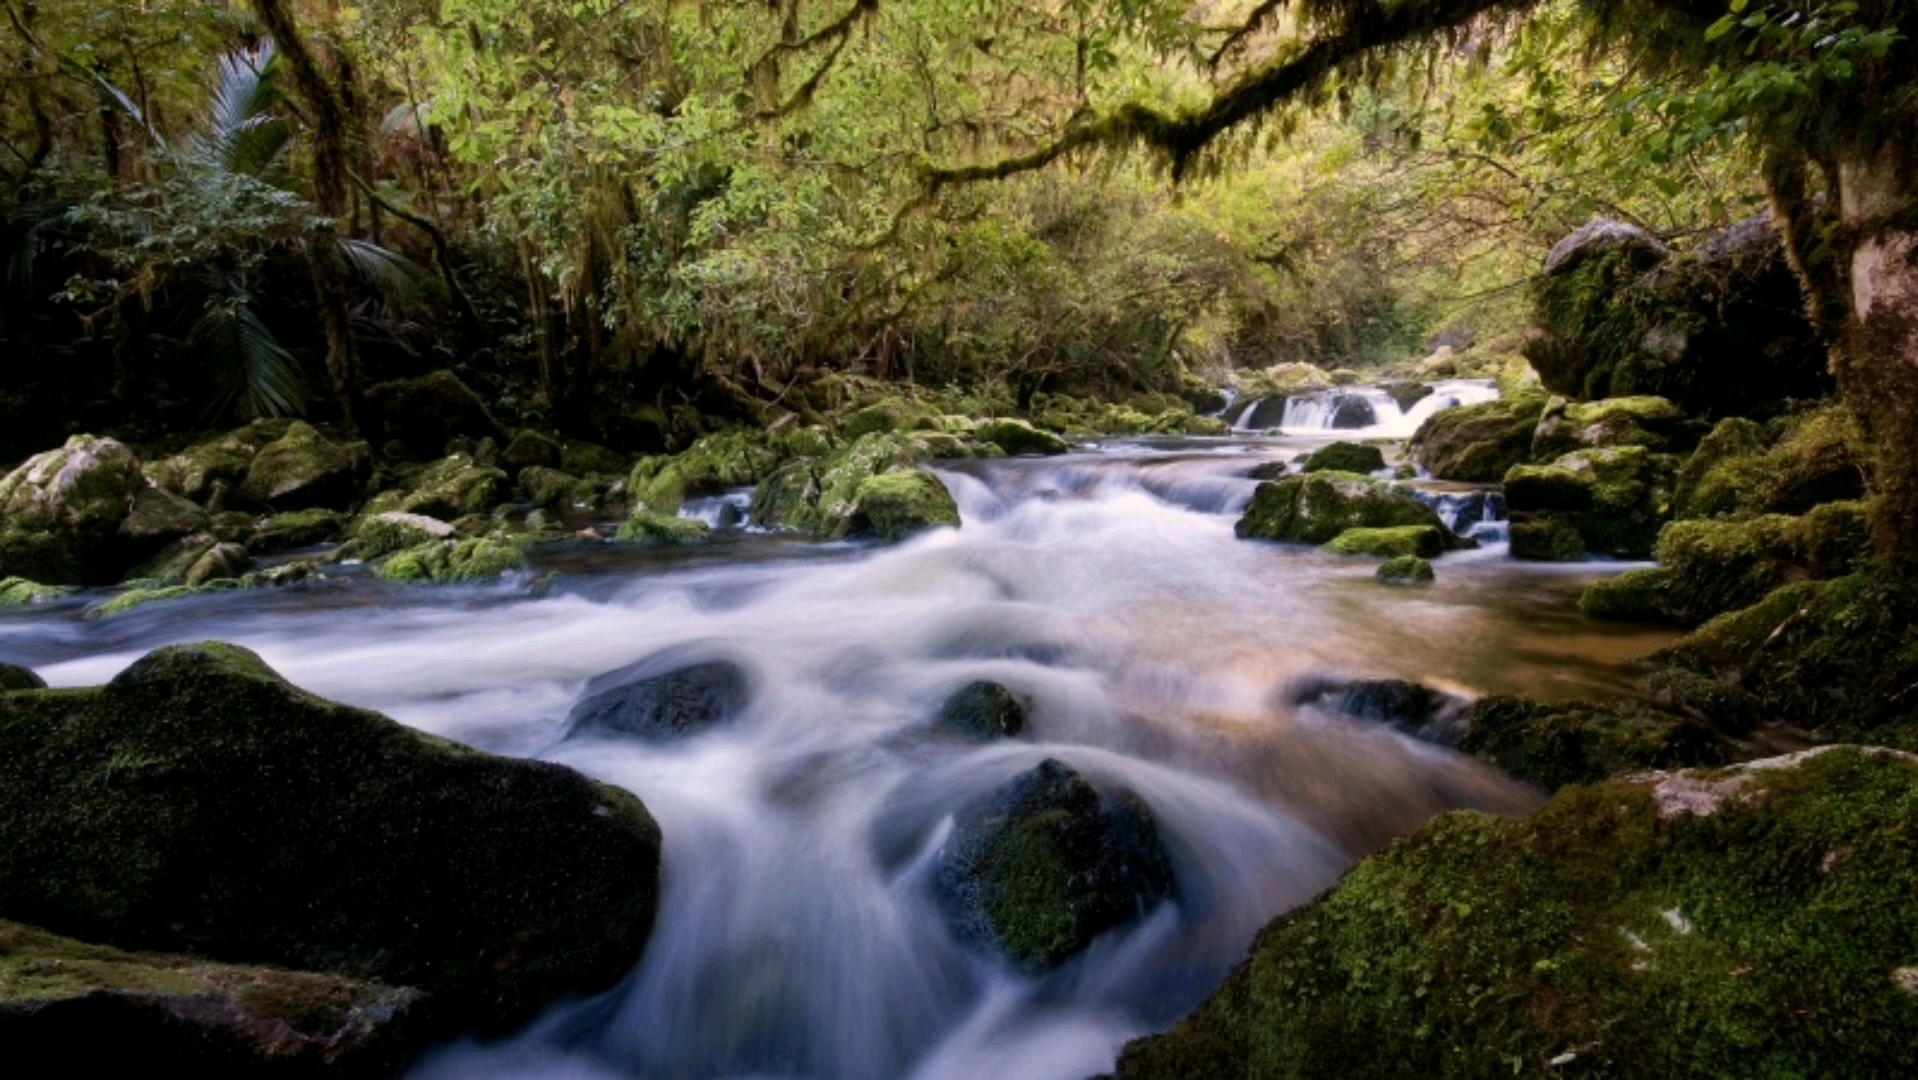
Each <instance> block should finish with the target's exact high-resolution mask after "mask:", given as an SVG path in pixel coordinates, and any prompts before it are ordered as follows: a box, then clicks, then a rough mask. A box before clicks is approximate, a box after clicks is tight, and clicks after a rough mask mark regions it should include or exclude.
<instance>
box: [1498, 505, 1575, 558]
mask: <svg viewBox="0 0 1918 1080" xmlns="http://www.w3.org/2000/svg"><path fill="white" fill-rule="evenodd" d="M1510 536H1511V543H1510V551H1511V555H1512V558H1514V559H1526V560H1530V561H1532V562H1582V561H1584V559H1585V558H1586V557H1587V556H1586V552H1585V537H1584V536H1583V535H1582V534H1581V533H1580V532H1579V531H1578V526H1577V525H1575V524H1573V523H1572V522H1571V521H1568V520H1566V519H1565V518H1564V517H1561V516H1558V515H1554V514H1537V513H1525V514H1521V513H1519V512H1517V511H1514V512H1513V514H1512V523H1511V528H1510Z"/></svg>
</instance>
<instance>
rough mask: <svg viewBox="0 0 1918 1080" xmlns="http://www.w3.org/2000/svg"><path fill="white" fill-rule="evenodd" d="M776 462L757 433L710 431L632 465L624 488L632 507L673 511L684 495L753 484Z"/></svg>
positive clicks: (704, 494)
mask: <svg viewBox="0 0 1918 1080" xmlns="http://www.w3.org/2000/svg"><path fill="white" fill-rule="evenodd" d="M778 465H779V457H778V455H777V454H776V453H774V452H773V451H772V450H771V449H769V448H768V447H767V446H766V444H765V440H764V438H763V437H762V436H761V435H759V434H758V433H756V432H748V431H728V432H722V433H721V434H718V435H708V436H706V437H705V438H703V439H701V440H699V441H698V442H696V443H694V444H693V445H692V447H691V448H689V449H688V450H686V452H684V453H681V454H675V455H673V456H671V457H649V458H645V459H643V460H641V461H640V463H639V464H637V465H635V466H633V471H632V475H631V476H630V477H629V478H628V479H627V481H626V491H627V494H628V495H629V496H630V497H631V499H632V501H633V508H634V509H635V510H640V509H644V510H650V511H652V512H654V513H656V514H676V513H678V512H679V507H680V505H681V504H682V503H684V502H685V501H686V500H687V499H694V498H700V497H702V496H707V495H719V494H721V493H723V492H725V491H727V490H728V489H730V488H737V487H745V486H747V485H748V484H756V483H758V482H759V481H760V480H761V479H763V478H765V477H766V476H768V475H769V474H771V473H772V471H773V470H774V469H775V468H777V467H778Z"/></svg>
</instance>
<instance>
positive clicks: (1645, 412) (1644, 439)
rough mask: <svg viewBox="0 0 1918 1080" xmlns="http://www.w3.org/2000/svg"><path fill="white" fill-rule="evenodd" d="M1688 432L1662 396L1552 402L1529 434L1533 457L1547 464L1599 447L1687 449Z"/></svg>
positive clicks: (1677, 410)
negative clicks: (1563, 456)
mask: <svg viewBox="0 0 1918 1080" xmlns="http://www.w3.org/2000/svg"><path fill="white" fill-rule="evenodd" d="M1689 428H1690V423H1689V421H1688V420H1687V419H1686V416H1685V413H1684V410H1682V409H1680V408H1679V407H1678V406H1677V405H1674V404H1672V403H1671V402H1670V401H1667V400H1666V399H1664V398H1662V397H1651V396H1645V395H1640V396H1636V397H1617V398H1605V399H1604V400H1602V401H1573V402H1568V401H1566V400H1565V399H1564V398H1553V399H1552V401H1551V402H1550V403H1549V404H1548V405H1546V407H1545V412H1544V413H1543V414H1542V415H1540V417H1539V419H1538V426H1537V427H1536V428H1534V429H1533V430H1532V458H1533V460H1535V461H1550V460H1552V459H1553V458H1555V457H1558V456H1560V455H1562V454H1569V453H1571V452H1573V451H1574V450H1589V449H1594V448H1597V447H1602V446H1643V447H1645V448H1647V449H1650V450H1659V451H1666V450H1676V449H1686V450H1688V449H1690V448H1691V445H1692V444H1693V443H1695V442H1696V441H1697V439H1698V435H1697V434H1696V433H1694V432H1693V431H1691V430H1689Z"/></svg>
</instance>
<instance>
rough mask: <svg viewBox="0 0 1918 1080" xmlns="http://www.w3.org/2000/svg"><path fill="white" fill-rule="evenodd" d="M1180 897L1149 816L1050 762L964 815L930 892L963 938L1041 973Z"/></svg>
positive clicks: (1136, 804) (943, 851)
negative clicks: (1176, 891)
mask: <svg viewBox="0 0 1918 1080" xmlns="http://www.w3.org/2000/svg"><path fill="white" fill-rule="evenodd" d="M1173 892H1174V882H1173V878H1172V867H1171V863H1170V861H1169V860H1168V859H1167V857H1166V854H1165V850H1164V848H1162V847H1161V846H1160V844H1159V838H1158V828H1157V825H1156V824H1155V823H1154V821H1153V819H1152V812H1151V810H1149V809H1148V808H1147V807H1146V805H1145V804H1144V803H1143V802H1141V801H1140V800H1139V799H1138V797H1137V796H1134V795H1132V794H1131V793H1130V792H1124V791H1120V792H1114V793H1112V794H1110V795H1107V796H1102V795H1101V794H1100V792H1099V791H1098V790H1097V789H1096V788H1094V787H1093V786H1092V784H1091V783H1089V782H1088V781H1087V780H1086V779H1085V778H1084V777H1082V776H1080V775H1079V774H1078V773H1077V772H1075V771H1073V770H1072V769H1070V768H1068V767H1067V766H1065V765H1063V764H1061V763H1059V762H1058V761H1054V760H1051V759H1047V760H1046V761H1043V762H1041V763H1040V764H1039V766H1038V767H1037V768H1035V769H1033V770H1031V771H1030V772H1027V773H1023V774H1021V775H1020V776H1018V777H1016V778H1014V779H1013V780H1012V782H1011V783H1009V784H1007V785H1006V786H1005V787H1003V788H1001V789H1000V790H998V791H996V792H992V793H989V794H988V795H986V796H985V797H983V798H981V799H980V800H978V801H976V802H974V803H973V804H971V805H969V806H967V807H966V808H964V809H963V810H961V811H960V812H959V814H958V815H957V818H956V820H955V821H954V824H953V829H952V833H951V834H950V835H949V836H948V837H947V839H946V842H945V844H944V845H943V846H942V847H941V848H940V850H939V854H938V862H937V870H936V872H935V883H934V893H935V896H936V898H937V899H938V902H939V906H940V910H941V911H942V912H944V913H945V915H946V918H947V921H948V922H949V923H950V924H951V925H952V927H953V929H954V931H955V932H956V933H957V934H958V936H959V937H960V938H961V939H962V940H965V941H969V942H972V943H974V944H977V945H980V946H984V947H987V948H991V949H994V950H996V951H998V952H999V953H1000V954H1001V955H1003V956H1004V957H1005V958H1006V959H1007V960H1009V961H1010V962H1011V963H1012V964H1013V966H1014V967H1016V968H1018V969H1020V970H1022V971H1025V972H1028V973H1034V974H1036V973H1039V972H1044V971H1048V970H1051V969H1053V968H1055V967H1057V966H1059V965H1060V964H1062V963H1064V962H1065V961H1066V960H1067V959H1069V958H1071V957H1072V956H1074V955H1076V954H1077V953H1079V952H1080V951H1082V950H1084V949H1085V947H1086V946H1087V945H1089V944H1091V943H1092V939H1093V938H1095V937H1097V936H1098V935H1100V934H1102V933H1104V932H1106V931H1107V930H1111V929H1114V928H1116V927H1118V926H1121V925H1124V924H1126V923H1129V922H1132V921H1133V920H1135V919H1137V918H1138V917H1140V916H1141V915H1143V914H1145V913H1146V912H1147V911H1149V910H1151V909H1152V908H1153V907H1155V906H1156V905H1157V904H1158V903H1159V902H1160V901H1162V900H1164V899H1166V898H1167V897H1169V896H1171V895H1172V894H1173Z"/></svg>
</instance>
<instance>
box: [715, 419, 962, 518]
mask: <svg viewBox="0 0 1918 1080" xmlns="http://www.w3.org/2000/svg"><path fill="white" fill-rule="evenodd" d="M993 452H994V453H997V452H998V451H997V450H996V449H995V450H994V451H993ZM966 454H967V447H966V445H965V444H964V443H962V442H960V441H959V440H957V439H954V438H953V437H951V436H948V435H936V434H930V433H914V434H911V435H900V434H876V435H867V436H865V437H863V438H861V439H859V440H858V441H856V442H854V443H852V444H850V445H848V446H845V447H842V448H841V449H839V450H837V451H835V452H834V453H832V454H830V455H828V456H827V457H824V458H817V459H801V460H797V461H792V462H788V463H787V464H786V465H784V466H781V467H780V468H779V469H778V470H777V471H775V472H774V473H773V474H772V475H771V476H769V477H768V478H767V479H766V482H765V483H763V484H760V485H759V487H758V488H757V489H756V490H755V491H754V492H753V504H752V517H753V520H754V521H755V522H757V523H759V524H760V525H763V526H765V527H767V528H772V529H793V530H797V531H800V532H808V533H812V534H814V535H818V536H830V537H844V536H849V535H854V534H856V533H861V532H869V533H874V534H877V535H881V536H886V535H888V534H889V533H890V534H892V535H895V536H896V535H904V531H911V530H912V529H916V528H919V527H925V526H929V525H934V524H957V523H958V507H957V505H956V504H952V502H951V498H952V497H951V495H950V494H949V493H947V492H946V491H945V487H944V485H942V484H939V482H938V480H937V479H936V478H933V477H931V476H929V475H926V477H925V478H926V480H930V481H931V482H932V487H928V486H927V485H926V483H925V482H924V481H922V480H910V479H908V480H898V479H894V480H887V481H885V482H884V483H882V484H879V485H875V486H874V487H872V488H867V489H866V498H867V500H868V501H869V502H871V504H872V505H871V506H868V505H867V502H862V497H861V488H862V486H863V485H865V484H866V482H867V481H868V480H871V479H873V478H874V477H878V476H882V475H885V474H889V473H897V474H901V475H907V476H911V475H925V474H920V473H918V471H917V470H918V465H919V463H920V462H922V461H928V460H932V459H934V458H939V457H962V456H966ZM933 487H937V488H938V489H939V490H938V491H937V492H935V491H933ZM874 510H876V511H878V515H879V516H878V518H877V519H875V517H874V515H873V511H874ZM901 530H904V531H901Z"/></svg>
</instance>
